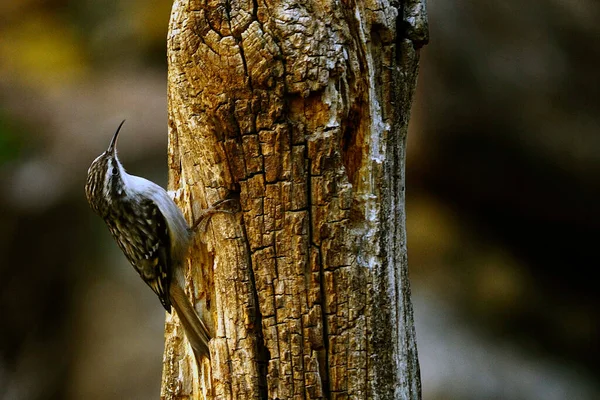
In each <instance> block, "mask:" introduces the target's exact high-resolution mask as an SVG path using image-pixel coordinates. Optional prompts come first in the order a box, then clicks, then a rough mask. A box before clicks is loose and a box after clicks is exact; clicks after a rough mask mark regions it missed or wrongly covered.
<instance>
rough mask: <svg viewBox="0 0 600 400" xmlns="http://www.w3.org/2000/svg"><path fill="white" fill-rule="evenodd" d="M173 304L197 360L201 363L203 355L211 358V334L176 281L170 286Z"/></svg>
mask: <svg viewBox="0 0 600 400" xmlns="http://www.w3.org/2000/svg"><path fill="white" fill-rule="evenodd" d="M170 295H171V304H172V305H173V308H175V311H176V312H177V316H178V317H179V320H180V321H181V325H182V326H183V330H184V331H185V335H186V337H187V339H188V340H189V342H190V344H191V345H192V349H193V350H194V355H195V356H196V362H198V363H201V362H202V357H203V356H204V357H207V358H208V359H210V351H209V349H208V341H209V340H210V334H209V333H208V329H207V328H206V325H204V322H202V320H201V319H200V317H199V316H198V313H197V312H196V310H195V309H194V307H193V306H192V303H190V300H189V299H188V297H187V296H186V294H185V291H184V290H183V289H182V288H181V286H180V285H178V284H177V283H176V282H173V283H172V284H171V288H170Z"/></svg>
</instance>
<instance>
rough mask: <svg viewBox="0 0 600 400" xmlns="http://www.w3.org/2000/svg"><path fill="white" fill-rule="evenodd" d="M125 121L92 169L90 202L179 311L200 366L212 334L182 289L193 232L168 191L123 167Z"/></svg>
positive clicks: (161, 297)
mask: <svg viewBox="0 0 600 400" xmlns="http://www.w3.org/2000/svg"><path fill="white" fill-rule="evenodd" d="M124 123H125V120H123V121H122V122H121V124H120V125H119V127H118V128H117V130H116V132H115V133H114V135H113V137H112V139H111V141H110V144H109V146H108V149H107V150H106V151H105V152H103V153H102V154H100V155H99V156H98V157H97V158H96V159H95V160H94V161H93V162H92V164H91V165H90V168H89V169H88V173H87V181H86V185H85V193H86V197H87V201H88V203H89V205H90V207H91V209H92V210H93V211H94V213H96V214H97V215H99V216H100V217H101V218H102V219H103V220H104V222H105V223H106V225H107V226H108V230H109V231H110V233H111V234H112V236H113V238H114V239H115V240H116V242H117V244H118V246H119V247H120V248H121V250H122V251H123V253H124V254H125V256H126V258H127V260H129V262H130V263H131V265H133V267H134V269H135V270H136V271H137V273H138V274H139V275H140V277H141V278H142V280H143V281H144V282H146V284H147V285H148V286H150V288H151V289H152V290H153V291H154V293H156V295H157V296H158V298H159V300H160V302H161V304H162V306H163V307H164V308H165V310H166V311H167V312H169V313H171V311H172V308H174V309H175V311H176V313H177V315H178V317H179V320H180V321H181V324H182V326H183V329H184V332H185V335H186V337H187V338H188V340H189V342H190V344H191V346H192V349H193V351H194V355H195V357H196V360H197V362H198V363H199V362H201V361H200V360H201V358H202V357H206V358H208V359H210V350H209V347H208V343H209V341H210V339H211V336H210V334H209V331H208V329H207V327H206V325H205V324H204V322H203V321H202V319H201V318H200V316H199V315H198V313H197V312H196V309H195V308H194V307H193V306H192V304H191V302H190V300H189V299H188V297H187V295H186V294H185V290H184V287H185V274H184V268H183V266H184V261H185V258H186V256H187V252H188V250H189V247H190V244H191V242H192V238H193V236H194V232H193V229H192V228H190V227H189V225H188V223H187V221H186V219H185V217H184V216H183V214H182V212H181V210H180V209H179V208H178V207H177V205H176V204H175V202H174V201H173V200H172V199H171V197H170V196H169V194H168V193H167V191H166V190H165V189H163V188H162V187H161V186H159V185H157V184H155V183H154V182H151V181H149V180H147V179H144V178H142V177H139V176H135V175H130V174H128V173H127V172H126V171H125V168H123V165H122V164H121V162H120V161H119V158H118V157H117V140H118V137H119V132H120V131H121V127H122V126H123V124H124ZM219 203H221V202H219ZM216 205H217V203H216V204H215V206H216ZM213 207H214V206H213ZM215 209H216V208H211V209H209V212H207V213H204V215H203V216H208V215H210V214H212V213H213V212H212V211H213V210H215ZM197 225H198V223H196V224H194V227H195V226H197Z"/></svg>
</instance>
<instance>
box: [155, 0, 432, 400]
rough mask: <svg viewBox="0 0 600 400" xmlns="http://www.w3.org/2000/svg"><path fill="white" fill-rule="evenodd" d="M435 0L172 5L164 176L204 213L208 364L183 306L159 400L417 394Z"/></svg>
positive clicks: (169, 338)
mask: <svg viewBox="0 0 600 400" xmlns="http://www.w3.org/2000/svg"><path fill="white" fill-rule="evenodd" d="M426 18H427V16H426V12H425V6H424V0H410V1H409V0H405V1H404V2H402V1H393V0H365V1H356V0H341V1H339V0H338V1H335V0H238V1H235V0H176V1H175V2H174V5H173V11H172V15H171V22H170V28H169V35H168V59H169V73H168V79H169V82H168V85H169V86H168V97H169V139H170V140H169V167H170V188H171V189H180V190H179V192H178V193H179V194H178V198H177V201H178V202H179V205H180V207H181V208H182V209H183V210H184V212H185V213H186V215H187V217H188V219H189V220H190V221H192V220H193V219H194V218H195V216H196V217H197V216H198V215H199V213H200V211H201V210H202V209H203V208H206V207H207V206H209V205H211V204H214V203H215V202H216V201H218V200H220V199H223V198H226V197H228V196H229V197H234V198H236V199H238V200H239V204H240V205H239V207H240V210H241V211H240V212H238V213H237V214H236V215H229V214H218V215H215V216H214V217H213V218H212V220H211V222H210V224H208V229H206V230H205V231H202V232H200V233H199V235H198V236H197V240H196V243H195V245H194V247H193V249H192V251H191V254H190V262H189V269H188V272H189V279H188V283H189V285H188V288H187V289H188V290H189V293H190V296H191V297H193V298H194V299H195V300H196V305H197V309H198V310H199V312H200V313H201V315H202V318H203V319H204V321H206V324H207V325H208V327H209V329H210V330H211V333H212V336H213V339H212V341H211V344H210V346H211V354H212V359H211V362H210V363H209V362H208V361H206V360H205V361H204V363H203V364H202V368H201V371H198V368H197V366H196V365H195V363H194V360H193V355H192V353H191V351H190V348H189V345H188V344H187V342H186V341H185V340H182V337H183V336H182V330H181V328H180V327H179V326H178V325H177V322H176V321H177V319H176V316H173V317H169V318H168V319H167V324H166V334H165V335H166V348H165V356H164V372H163V386H162V398H166V399H199V398H218V399H241V398H244V399H245V398H261V399H264V398H269V399H275V398H278V399H290V398H294V399H305V398H311V399H313V398H335V399H345V398H356V399H363V398H373V399H395V398H403V399H420V396H421V394H420V392H421V390H420V377H419V364H418V360H417V350H416V340H415V331H414V325H413V311H412V304H411V300H410V287H409V281H408V272H407V269H408V265H407V256H406V231H405V210H404V159H405V139H406V132H407V125H408V119H409V115H410V106H411V101H412V95H413V92H414V87H415V82H416V77H417V69H418V59H419V50H418V49H419V48H420V46H422V45H423V44H425V43H426V41H427V21H426Z"/></svg>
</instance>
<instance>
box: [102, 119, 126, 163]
mask: <svg viewBox="0 0 600 400" xmlns="http://www.w3.org/2000/svg"><path fill="white" fill-rule="evenodd" d="M124 123H125V120H123V121H121V123H120V124H119V127H118V128H117V131H116V132H115V134H114V136H113V138H112V140H111V141H110V144H109V145H108V150H106V152H107V153H110V154H112V155H114V154H115V152H116V150H117V138H118V137H119V131H120V130H121V127H122V126H123V124H124Z"/></svg>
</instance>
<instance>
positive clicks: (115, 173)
mask: <svg viewBox="0 0 600 400" xmlns="http://www.w3.org/2000/svg"><path fill="white" fill-rule="evenodd" d="M118 173H119V168H117V167H112V174H113V175H117V174H118Z"/></svg>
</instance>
